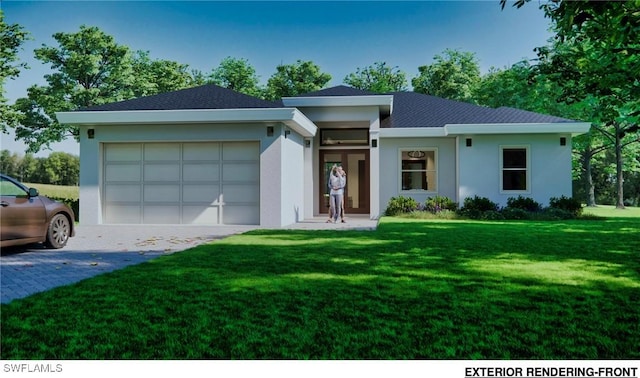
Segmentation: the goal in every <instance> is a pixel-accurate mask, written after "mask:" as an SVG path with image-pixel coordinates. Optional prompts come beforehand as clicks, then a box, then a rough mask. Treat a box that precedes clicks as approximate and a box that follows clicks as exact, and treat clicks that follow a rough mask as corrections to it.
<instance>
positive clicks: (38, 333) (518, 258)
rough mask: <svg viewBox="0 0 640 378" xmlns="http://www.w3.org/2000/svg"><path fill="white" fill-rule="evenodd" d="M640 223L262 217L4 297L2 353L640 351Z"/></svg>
mask: <svg viewBox="0 0 640 378" xmlns="http://www.w3.org/2000/svg"><path fill="white" fill-rule="evenodd" d="M632 224H633V223H630V224H627V223H610V224H609V223H602V224H599V225H598V224H596V223H590V222H588V223H581V222H558V223H551V222H529V223H516V222H513V223H511V222H489V223H483V222H411V223H409V224H407V223H406V222H404V221H397V222H396V221H385V222H382V223H381V224H380V225H379V227H378V230H377V231H373V232H357V231H341V232H339V233H336V232H333V231H286V232H283V231H281V230H256V231H252V232H249V233H246V234H243V235H237V236H233V237H230V238H228V239H224V240H220V241H216V242H215V243H211V244H208V245H201V246H198V247H196V248H193V249H191V250H188V251H185V252H181V253H176V254H172V255H168V256H163V257H161V258H158V259H155V260H153V261H151V262H149V263H146V264H141V265H138V266H134V267H130V268H126V269H123V270H121V271H117V272H113V273H110V274H106V275H103V276H100V277H96V278H94V279H90V280H86V281H83V282H80V283H78V284H77V285H74V286H70V287H63V288H59V289H56V290H52V291H49V292H46V293H42V294H38V295H34V296H32V297H30V298H26V299H24V300H19V301H15V302H13V303H11V304H10V305H9V306H3V311H2V324H3V340H2V341H3V350H2V358H3V359H10V358H58V359H78V358H80V359H82V358H91V359H112V358H118V359H423V358H426V359H473V358H476V359H478V358H481V359H510V358H513V359H516V358H517V359H551V358H552V359H626V358H638V357H640V355H639V353H638V350H637V348H636V347H637V345H638V344H640V326H639V324H640V310H639V309H638V306H637V302H638V300H640V279H639V277H640V269H639V266H640V263H639V261H638V256H637V254H635V255H634V252H633V251H634V250H633V249H630V248H631V245H636V246H637V245H638V244H633V243H636V242H637V241H638V240H637V238H638V237H637V236H636V235H635V234H633V235H631V234H627V233H617V234H615V233H611V234H610V232H611V231H613V230H615V229H616V228H618V227H620V225H622V227H623V228H624V227H630V226H631V225H632ZM616 251H622V252H616ZM51 303H56V306H50V304H51ZM88 314H91V315H90V316H88ZM69 319H73V321H72V322H71V324H69ZM47 329H55V330H56V331H55V332H47V331H46V330H47ZM6 335H10V336H8V337H7V336H6ZM34 338H35V339H37V340H38V341H37V342H34V341H31V340H34Z"/></svg>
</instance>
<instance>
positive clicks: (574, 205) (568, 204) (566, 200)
mask: <svg viewBox="0 0 640 378" xmlns="http://www.w3.org/2000/svg"><path fill="white" fill-rule="evenodd" d="M549 207H550V208H552V209H560V210H565V211H568V212H570V213H571V214H573V217H574V218H576V217H578V216H579V215H580V214H581V213H582V203H581V202H580V201H578V200H577V199H575V198H570V197H565V196H561V197H560V198H558V197H551V199H550V200H549Z"/></svg>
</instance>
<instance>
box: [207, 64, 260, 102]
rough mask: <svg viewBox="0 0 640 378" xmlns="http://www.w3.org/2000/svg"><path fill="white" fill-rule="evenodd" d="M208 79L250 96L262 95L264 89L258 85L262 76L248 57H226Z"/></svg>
mask: <svg viewBox="0 0 640 378" xmlns="http://www.w3.org/2000/svg"><path fill="white" fill-rule="evenodd" d="M208 81H209V82H210V83H213V84H216V85H219V86H221V87H224V88H228V89H231V90H234V91H236V92H240V93H244V94H247V95H250V96H258V97H260V96H261V95H262V90H261V89H260V87H259V86H258V82H259V81H260V78H259V77H258V75H257V74H256V70H255V68H253V66H252V65H251V64H249V61H248V60H246V59H237V58H232V57H230V56H228V57H226V58H224V59H223V60H222V61H221V62H220V65H218V67H216V68H214V69H213V70H212V71H211V73H210V74H209V76H208Z"/></svg>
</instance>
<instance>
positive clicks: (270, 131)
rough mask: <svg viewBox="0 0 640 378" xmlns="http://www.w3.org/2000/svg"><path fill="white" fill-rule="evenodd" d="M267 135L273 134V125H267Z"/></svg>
mask: <svg viewBox="0 0 640 378" xmlns="http://www.w3.org/2000/svg"><path fill="white" fill-rule="evenodd" d="M267 136H268V137H270V136H273V126H267Z"/></svg>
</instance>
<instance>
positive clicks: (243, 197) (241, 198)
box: [222, 185, 260, 204]
mask: <svg viewBox="0 0 640 378" xmlns="http://www.w3.org/2000/svg"><path fill="white" fill-rule="evenodd" d="M222 193H223V195H224V202H225V203H226V204H228V203H230V202H240V203H258V201H259V198H260V188H259V187H258V186H257V185H256V186H249V185H223V186H222Z"/></svg>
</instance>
